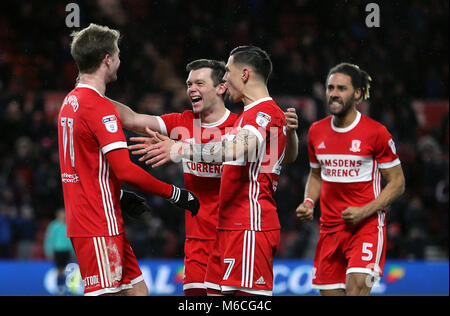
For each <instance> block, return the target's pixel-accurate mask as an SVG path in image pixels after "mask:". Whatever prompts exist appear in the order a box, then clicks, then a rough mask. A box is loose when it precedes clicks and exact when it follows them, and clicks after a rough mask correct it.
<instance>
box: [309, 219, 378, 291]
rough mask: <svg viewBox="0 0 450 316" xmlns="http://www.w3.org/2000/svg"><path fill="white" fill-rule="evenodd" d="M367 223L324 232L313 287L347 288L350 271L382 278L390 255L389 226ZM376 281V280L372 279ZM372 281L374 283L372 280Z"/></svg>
mask: <svg viewBox="0 0 450 316" xmlns="http://www.w3.org/2000/svg"><path fill="white" fill-rule="evenodd" d="M380 217H382V218H383V219H382V220H381V219H380V221H379V223H380V225H379V226H372V225H370V226H367V225H363V226H360V227H358V228H355V229H345V230H341V231H337V232H334V233H320V236H319V240H318V241H317V247H316V254H315V257H314V265H313V281H312V283H313V288H315V289H320V290H333V289H345V283H346V276H347V274H349V273H365V274H369V275H371V276H373V277H374V278H375V279H379V278H380V277H381V276H382V274H383V270H384V262H385V259H386V242H385V241H386V227H385V225H384V214H383V215H380ZM371 282H373V281H371ZM369 285H370V284H369Z"/></svg>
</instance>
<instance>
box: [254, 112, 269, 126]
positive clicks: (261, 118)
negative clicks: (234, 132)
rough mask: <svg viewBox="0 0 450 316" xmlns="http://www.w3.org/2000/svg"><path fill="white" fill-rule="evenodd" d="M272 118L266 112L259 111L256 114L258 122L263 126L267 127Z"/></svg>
mask: <svg viewBox="0 0 450 316" xmlns="http://www.w3.org/2000/svg"><path fill="white" fill-rule="evenodd" d="M271 120H272V118H271V117H270V115H269V114H266V113H264V112H258V114H256V124H258V125H259V126H261V127H264V128H265V127H266V126H267V124H269V122H270V121H271Z"/></svg>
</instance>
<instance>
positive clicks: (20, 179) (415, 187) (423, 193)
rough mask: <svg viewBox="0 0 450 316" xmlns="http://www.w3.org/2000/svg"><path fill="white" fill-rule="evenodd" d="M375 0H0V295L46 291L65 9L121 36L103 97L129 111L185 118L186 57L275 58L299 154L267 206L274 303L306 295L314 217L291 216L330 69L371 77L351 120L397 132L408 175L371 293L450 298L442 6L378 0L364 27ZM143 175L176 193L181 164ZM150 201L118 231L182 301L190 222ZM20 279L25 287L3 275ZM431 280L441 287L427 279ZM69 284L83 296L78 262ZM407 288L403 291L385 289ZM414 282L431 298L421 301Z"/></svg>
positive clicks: (57, 197) (152, 275) (66, 69)
mask: <svg viewBox="0 0 450 316" xmlns="http://www.w3.org/2000/svg"><path fill="white" fill-rule="evenodd" d="M370 2H371V1H356V0H349V1H312V0H292V1H268V0H266V1H264V0H227V1H225V0H224V1H211V0H209V1H203V0H202V1H181V0H167V1H144V0H122V1H120V0H97V1H72V2H70V1H45V2H38V1H30V0H23V1H13V2H11V1H7V2H5V1H3V2H0V139H1V142H0V281H1V282H0V295H11V294H13V295H14V294H18V295H49V294H53V293H54V292H53V291H52V290H50V289H51V288H52V284H53V283H52V282H54V280H53V279H51V278H53V276H52V273H53V272H52V271H53V270H52V263H51V261H49V260H48V259H47V258H46V255H45V247H44V239H45V234H46V230H47V227H48V225H49V223H50V222H51V221H52V220H53V219H54V218H55V214H56V211H57V210H58V209H59V208H61V207H63V199H62V190H61V181H60V174H59V166H58V148H57V132H56V116H57V113H58V110H59V107H60V105H61V103H62V100H63V98H64V96H65V94H67V93H68V92H69V91H70V90H71V89H72V88H73V86H74V83H75V78H76V77H77V68H76V65H75V63H74V62H73V59H72V58H71V56H70V51H69V44H70V36H69V35H70V33H71V32H72V31H74V30H77V29H79V28H77V27H69V26H72V25H71V24H70V23H68V21H69V22H71V21H72V22H73V21H75V22H76V20H71V19H66V17H67V16H68V14H70V13H71V12H72V11H69V12H66V5H67V4H69V3H75V4H77V5H78V8H79V13H80V19H79V22H80V27H81V28H83V27H86V26H88V25H89V23H91V22H94V23H98V24H104V25H108V26H110V27H112V28H116V29H118V30H120V32H121V34H122V39H121V42H120V49H121V67H120V69H119V73H118V75H119V79H118V81H117V82H115V83H112V84H110V85H108V87H107V95H108V96H109V97H110V98H113V99H116V100H118V101H121V102H123V103H125V104H128V105H130V106H131V107H132V108H133V109H134V110H136V111H137V112H141V113H149V114H154V115H161V114H164V113H170V112H181V111H184V110H186V109H189V101H188V99H187V98H186V95H185V94H186V88H185V83H184V82H185V78H186V76H187V73H186V71H185V65H186V64H187V63H188V62H190V61H192V60H194V59H198V58H212V59H220V60H224V61H226V59H227V58H228V53H229V52H230V50H231V49H232V48H234V47H236V46H238V45H246V44H254V45H257V46H260V47H262V48H263V49H265V50H266V51H267V52H268V53H269V54H270V55H271V58H272V61H273V64H274V72H273V75H272V77H271V79H270V81H269V89H270V92H271V95H272V97H273V98H274V99H275V101H277V103H278V104H279V105H280V106H281V107H283V109H285V108H287V107H295V108H296V109H297V114H298V115H299V117H300V127H299V130H298V136H299V139H300V154H299V157H298V159H297V161H296V162H295V163H292V164H288V165H286V166H285V167H284V170H283V171H282V174H281V177H280V181H279V187H278V191H277V195H276V197H277V201H278V214H279V218H280V222H281V225H282V239H281V245H280V249H279V252H278V257H277V258H276V260H277V261H276V263H279V265H277V266H276V279H275V283H276V284H275V285H276V289H277V290H275V291H274V292H275V294H280V295H283V294H286V295H292V294H314V293H313V292H308V288H307V287H308V284H309V279H308V278H309V276H308V275H309V274H308V273H309V272H308V271H309V270H308V269H310V268H311V259H312V258H313V255H314V248H315V242H316V240H317V237H318V232H319V228H318V218H319V216H320V213H319V211H317V212H316V216H315V220H314V221H313V222H312V223H306V224H305V223H300V222H299V221H298V220H296V217H295V208H296V206H297V205H298V204H299V203H300V202H301V200H302V197H303V190H304V186H305V181H306V177H307V175H308V172H309V166H308V158H307V154H306V153H307V149H306V134H307V131H308V128H309V126H310V125H311V123H312V122H314V121H316V120H318V119H321V118H323V117H325V116H326V115H328V114H327V109H326V105H325V104H324V81H325V78H326V74H327V72H328V70H329V69H330V68H331V67H332V66H334V65H335V64H337V63H339V62H343V61H346V62H351V63H355V64H358V65H359V66H360V67H361V68H362V69H364V70H366V71H367V72H368V73H369V74H370V75H371V77H372V78H373V82H372V90H371V98H370V99H369V100H368V102H365V103H363V104H362V105H361V106H360V111H361V112H362V113H364V114H367V115H369V116H371V117H372V118H374V119H376V120H378V121H380V122H381V123H383V124H384V125H386V126H387V128H388V129H389V131H390V132H391V133H392V135H393V137H394V140H395V141H396V146H397V150H398V153H399V155H400V159H401V161H402V166H403V170H404V172H405V176H406V192H405V194H404V195H403V196H402V197H401V198H400V199H399V200H398V201H396V202H395V203H394V204H393V205H392V206H391V207H390V208H389V210H388V217H387V222H388V226H387V231H388V240H387V258H388V260H390V261H388V265H387V267H386V270H385V277H384V279H383V280H382V282H381V284H380V285H379V287H378V289H379V291H378V293H379V294H445V295H448V223H449V219H448V212H449V207H448V172H449V170H448V166H449V156H448V146H449V129H448V122H449V118H448V108H449V106H448V96H449V91H448V89H449V82H448V78H449V73H448V48H449V45H448V12H449V8H448V1H446V0H434V1H417V0H416V1H406V0H397V1H372V3H375V4H378V5H379V8H380V20H379V22H380V25H379V27H368V25H367V24H366V20H367V16H368V15H369V14H370V13H371V12H366V5H367V4H368V3H370ZM230 109H231V110H233V111H235V112H236V111H239V106H230ZM127 135H128V136H129V135H131V133H127ZM149 172H150V173H151V174H153V175H154V176H156V177H158V178H160V179H163V180H165V181H167V182H170V183H174V184H177V185H183V174H182V169H181V166H179V165H175V164H173V165H169V166H165V167H161V168H158V169H155V170H149ZM148 202H149V204H150V205H152V207H153V212H151V213H148V214H145V216H143V217H142V218H141V220H139V221H136V220H127V234H128V236H129V239H130V241H131V243H132V246H133V249H134V251H135V253H136V255H137V256H138V258H139V260H142V262H143V266H144V267H146V271H147V272H145V273H146V275H147V279H146V280H147V283H148V284H149V283H150V284H151V289H150V291H151V292H152V291H153V292H152V293H153V294H161V295H173V294H176V295H178V294H181V293H182V292H180V290H179V289H180V280H181V277H182V268H183V263H182V260H181V259H182V258H183V256H184V253H183V246H184V213H183V212H180V211H179V210H177V209H174V208H173V207H172V206H171V205H169V204H168V203H167V202H166V201H165V200H163V199H160V198H158V197H153V196H148ZM159 260H163V261H159ZM411 264H413V265H414V266H413V267H412V266H410V265H411ZM434 264H436V265H438V266H440V265H441V264H443V265H444V266H443V268H436V267H437V266H434ZM301 267H304V269H303V270H304V271H306V272H304V271H303V270H302V269H301ZM411 269H413V270H411ZM414 269H418V270H414ZM161 271H162V272H161ZM180 271H181V272H180ZM437 271H439V272H437ZM445 271H446V272H445ZM15 273H16V274H17V275H19V274H20V275H21V279H22V278H23V283H20V282H12V281H10V280H9V277H11V276H15V275H16V274H15ZM158 273H159V274H158ZM432 273H437V276H436V278H435V279H433V278H432V277H427V276H430V275H432ZM445 273H446V274H445ZM32 275H34V276H35V277H31V276H32ZM49 275H50V276H49ZM158 275H159V279H158ZM161 275H162V276H161ZM412 275H415V276H414V278H412V279H410V276H411V277H412ZM67 276H68V278H67V280H68V281H67V282H68V283H70V284H72V285H73V284H75V285H73V288H77V289H78V290H79V286H78V285H76V284H77V282H79V280H78V281H77V276H76V265H75V266H74V265H72V266H70V267H68V271H67ZM49 278H50V279H49ZM165 278H166V279H165ZM35 279H36V280H35ZM157 279H158V280H159V283H158V282H157ZM15 280H17V277H15ZM52 280H53V281H52ZM164 280H165V281H164ZM31 282H36V284H38V285H36V288H35V289H34V287H33V286H31ZM71 282H72V283H71ZM401 282H408V283H407V285H405V287H404V288H402V289H400V290H398V292H395V291H394V292H389V289H393V288H394V289H395V286H399V285H401V286H403V285H404V284H403V285H402V283H401ZM421 282H422V283H421ZM423 282H428V283H427V284H428V285H427V286H425V285H424V284H423ZM12 283H14V286H11V284H12ZM46 284H47V285H46ZM49 284H50V285H49ZM157 284H160V285H161V286H162V289H163V290H161V291H160V292H158V290H156V289H157ZM164 284H167V285H168V287H164V286H163V285H164ZM171 286H172V287H171ZM16 287H17V289H16ZM299 287H300V288H301V289H299ZM303 287H304V288H303ZM416 287H417V288H418V289H419V288H421V289H425V288H426V289H428V290H427V291H428V292H426V293H420V292H419V293H416V292H414V291H416V289H415V288H416ZM25 289H27V290H25ZM31 289H33V290H31ZM164 289H165V290H164ZM170 289H172V290H170ZM383 289H384V291H383ZM78 290H73V291H72V292H73V293H76V292H77V291H78ZM277 291H278V292H277Z"/></svg>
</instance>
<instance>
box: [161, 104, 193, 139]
mask: <svg viewBox="0 0 450 316" xmlns="http://www.w3.org/2000/svg"><path fill="white" fill-rule="evenodd" d="M188 112H189V111H185V112H183V113H170V114H164V115H161V116H157V117H156V119H157V120H158V123H159V128H160V130H161V134H162V135H165V136H169V137H170V138H172V139H176V140H180V139H182V138H190V137H185V135H184V134H185V132H186V130H187V129H186V124H187V122H188V120H190V121H192V119H193V118H189V113H188Z"/></svg>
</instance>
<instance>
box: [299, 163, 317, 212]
mask: <svg viewBox="0 0 450 316" xmlns="http://www.w3.org/2000/svg"><path fill="white" fill-rule="evenodd" d="M321 187H322V178H321V176H320V168H311V171H310V172H309V176H308V181H307V182H306V187H305V197H304V199H303V202H302V203H300V205H299V206H298V207H297V209H296V214H297V217H298V218H299V219H300V220H301V221H311V220H312V219H313V217H314V204H315V203H316V202H317V201H318V200H319V197H320V189H321Z"/></svg>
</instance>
